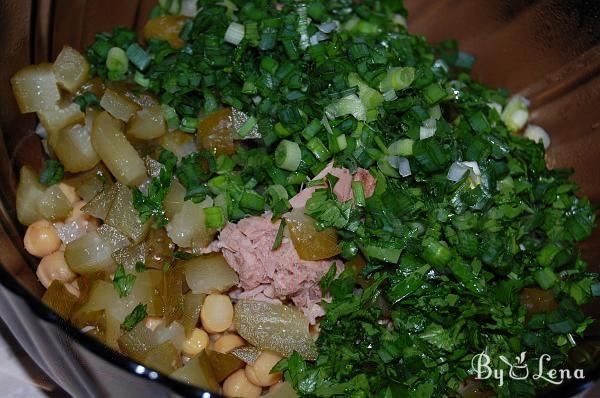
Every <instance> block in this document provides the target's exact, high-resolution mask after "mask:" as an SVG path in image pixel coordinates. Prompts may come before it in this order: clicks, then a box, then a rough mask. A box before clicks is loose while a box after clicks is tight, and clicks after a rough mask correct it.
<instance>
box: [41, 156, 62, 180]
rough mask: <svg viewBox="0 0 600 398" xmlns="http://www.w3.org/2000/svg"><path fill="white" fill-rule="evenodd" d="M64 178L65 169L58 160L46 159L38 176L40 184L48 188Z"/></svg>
mask: <svg viewBox="0 0 600 398" xmlns="http://www.w3.org/2000/svg"><path fill="white" fill-rule="evenodd" d="M64 176H65V167H64V166H63V165H62V164H61V163H60V162H59V161H58V160H54V159H48V160H46V163H45V165H44V170H42V172H41V174H40V182H41V183H42V184H44V185H48V186H50V185H54V184H58V183H59V182H61V181H62V179H63V178H64Z"/></svg>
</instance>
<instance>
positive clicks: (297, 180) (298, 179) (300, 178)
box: [287, 171, 308, 185]
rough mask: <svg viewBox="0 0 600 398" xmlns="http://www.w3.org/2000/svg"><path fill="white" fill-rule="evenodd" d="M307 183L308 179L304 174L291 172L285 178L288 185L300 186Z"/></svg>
mask: <svg viewBox="0 0 600 398" xmlns="http://www.w3.org/2000/svg"><path fill="white" fill-rule="evenodd" d="M306 181H308V177H307V176H306V174H304V173H300V172H297V171H296V172H293V173H290V175H289V176H288V178H287V183H288V184H290V185H300V184H304V183H305V182H306Z"/></svg>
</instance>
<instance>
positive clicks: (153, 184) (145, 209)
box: [133, 149, 177, 228]
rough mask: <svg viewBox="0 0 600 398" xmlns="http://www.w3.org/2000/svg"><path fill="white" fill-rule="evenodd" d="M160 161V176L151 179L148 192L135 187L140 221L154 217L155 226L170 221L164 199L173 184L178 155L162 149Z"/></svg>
mask: <svg viewBox="0 0 600 398" xmlns="http://www.w3.org/2000/svg"><path fill="white" fill-rule="evenodd" d="M158 161H159V162H160V163H161V164H162V167H161V170H160V172H159V176H158V177H154V178H153V179H152V180H151V181H150V184H149V185H148V192H147V194H146V195H144V194H143V193H142V191H141V190H140V189H139V188H134V189H133V206H134V207H135V208H136V210H137V211H138V212H139V214H140V221H141V222H142V223H145V222H146V221H148V220H149V219H150V218H153V220H154V222H153V224H152V226H153V227H154V228H162V227H164V226H165V225H167V223H168V222H169V220H168V219H167V217H166V216H165V211H164V209H163V201H164V199H165V196H166V195H167V193H168V192H169V187H170V186H171V180H172V179H173V172H174V170H175V166H176V165H177V157H176V156H175V155H174V154H173V152H171V151H168V150H166V149H162V150H161V152H160V155H159V157H158Z"/></svg>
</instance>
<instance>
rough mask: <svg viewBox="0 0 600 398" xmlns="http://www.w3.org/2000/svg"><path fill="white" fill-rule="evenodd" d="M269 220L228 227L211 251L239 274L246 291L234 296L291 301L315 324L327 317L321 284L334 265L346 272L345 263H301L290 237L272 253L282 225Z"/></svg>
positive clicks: (256, 219) (267, 217)
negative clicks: (220, 256)
mask: <svg viewBox="0 0 600 398" xmlns="http://www.w3.org/2000/svg"><path fill="white" fill-rule="evenodd" d="M270 218H271V216H270V214H266V215H264V216H262V217H248V218H245V219H243V220H240V221H239V222H238V223H237V224H228V225H227V226H225V228H223V230H222V231H221V233H220V235H219V240H218V241H216V242H213V243H212V244H211V246H210V249H211V250H218V249H220V250H221V251H222V252H223V256H224V257H225V259H226V260H227V262H228V263H229V265H231V267H232V268H233V269H234V270H235V271H236V272H237V273H238V274H239V277H240V283H239V285H238V286H239V287H240V288H241V289H242V290H243V291H242V292H240V291H236V292H234V293H233V295H234V297H243V298H251V299H255V300H263V301H272V302H277V301H276V300H284V299H285V298H289V299H290V300H291V301H292V302H293V303H294V305H296V306H297V307H299V308H300V309H301V310H302V311H303V312H304V314H305V315H306V317H307V318H308V320H309V322H310V323H311V324H314V323H315V322H316V318H317V317H319V316H323V315H324V314H325V313H324V311H323V309H322V308H321V306H319V304H318V303H319V302H320V301H322V299H323V296H322V293H321V289H320V287H319V281H320V280H321V278H322V277H323V276H324V275H325V274H326V273H327V271H328V270H329V267H331V264H332V263H333V262H335V263H336V265H337V267H338V270H339V272H341V271H342V270H343V263H342V262H341V261H339V260H325V261H305V260H302V259H300V257H299V256H298V253H297V252H296V250H295V249H294V246H293V244H292V242H291V241H290V240H289V239H288V238H287V237H284V238H283V241H282V243H281V246H280V247H279V248H278V249H277V250H271V248H272V247H273V242H274V241H275V237H276V236H277V230H278V229H279V223H278V222H276V223H272V222H271V219H270Z"/></svg>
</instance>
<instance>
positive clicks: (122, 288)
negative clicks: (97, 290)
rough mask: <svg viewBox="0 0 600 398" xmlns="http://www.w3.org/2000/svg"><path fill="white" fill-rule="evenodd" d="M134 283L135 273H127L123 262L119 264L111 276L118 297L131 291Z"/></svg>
mask: <svg viewBox="0 0 600 398" xmlns="http://www.w3.org/2000/svg"><path fill="white" fill-rule="evenodd" d="M136 269H137V264H136ZM134 283H135V275H134V274H127V272H126V271H125V267H124V266H123V264H119V266H118V267H117V270H116V271H115V276H114V277H113V286H114V287H115V290H116V291H117V293H119V297H127V296H128V295H129V294H130V293H131V291H132V289H133V284H134Z"/></svg>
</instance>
